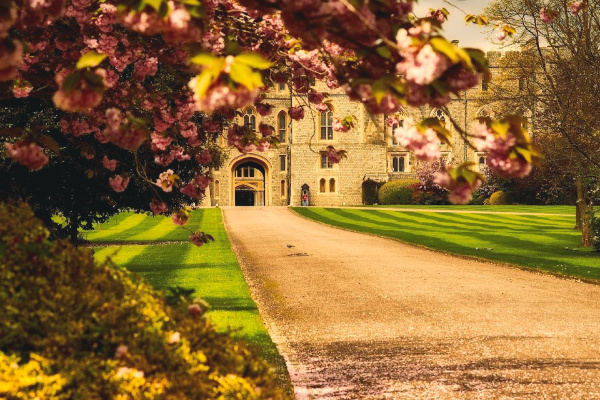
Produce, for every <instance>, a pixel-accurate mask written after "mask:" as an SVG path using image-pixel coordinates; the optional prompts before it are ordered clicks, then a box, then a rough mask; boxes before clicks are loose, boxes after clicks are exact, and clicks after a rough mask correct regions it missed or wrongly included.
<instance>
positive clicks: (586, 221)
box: [575, 176, 594, 247]
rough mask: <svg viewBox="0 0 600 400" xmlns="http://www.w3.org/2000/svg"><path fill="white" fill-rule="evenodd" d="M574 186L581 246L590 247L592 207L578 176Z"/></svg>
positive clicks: (586, 191)
mask: <svg viewBox="0 0 600 400" xmlns="http://www.w3.org/2000/svg"><path fill="white" fill-rule="evenodd" d="M575 186H576V187H577V209H578V210H579V214H580V217H581V246H582V247H590V246H592V244H593V241H592V237H593V236H594V235H593V233H592V217H593V215H594V207H593V204H592V200H591V199H590V197H589V196H588V188H587V187H586V186H585V185H584V184H583V182H582V181H581V177H580V176H577V177H576V178H575Z"/></svg>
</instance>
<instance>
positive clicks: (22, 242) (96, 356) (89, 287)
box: [0, 204, 286, 399]
mask: <svg viewBox="0 0 600 400" xmlns="http://www.w3.org/2000/svg"><path fill="white" fill-rule="evenodd" d="M47 239H48V231H47V230H46V229H45V228H44V227H43V225H42V224H41V223H40V222H39V221H38V220H36V219H35V218H34V217H33V214H32V212H31V210H29V209H28V208H27V207H25V206H12V205H6V204H0V255H1V258H2V263H1V268H0V314H1V315H2V319H1V320H0V337H1V338H2V340H1V341H0V398H10V399H30V398H34V397H35V398H39V399H74V398H81V399H97V398H123V399H125V398H127V399H218V398H219V399H222V398H243V399H250V398H270V399H283V398H286V396H285V394H284V393H282V391H281V390H280V389H279V388H278V387H277V386H276V384H275V382H274V377H273V375H272V373H271V372H270V369H269V367H268V366H267V365H266V364H265V363H264V362H263V361H261V360H260V359H258V358H257V357H256V356H255V355H254V354H253V353H252V352H251V351H249V350H248V349H247V348H246V347H245V346H244V345H242V344H239V343H237V344H236V343H234V341H233V340H232V339H231V337H229V336H228V335H226V334H220V333H217V332H216V331H215V329H214V327H213V326H212V325H211V324H210V323H208V322H207V321H206V319H205V318H203V317H202V314H203V310H206V306H205V304H204V303H203V302H202V301H200V300H198V301H188V300H182V299H181V298H178V299H174V300H173V302H172V305H167V303H166V301H165V299H164V298H163V297H162V296H161V295H160V294H157V293H156V292H154V291H153V290H152V289H151V288H150V287H149V286H148V285H147V284H146V283H144V282H143V281H141V280H140V279H139V278H138V277H136V276H134V275H131V274H130V273H129V272H127V271H126V270H124V269H121V268H118V267H116V266H114V265H110V264H109V263H107V262H105V263H102V264H97V263H95V262H94V260H93V256H92V252H91V251H90V250H80V249H75V248H73V247H72V246H71V245H70V244H69V243H67V242H64V241H60V242H50V241H48V240H47Z"/></svg>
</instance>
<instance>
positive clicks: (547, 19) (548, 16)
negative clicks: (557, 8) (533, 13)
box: [540, 7, 558, 24]
mask: <svg viewBox="0 0 600 400" xmlns="http://www.w3.org/2000/svg"><path fill="white" fill-rule="evenodd" d="M557 16H558V15H557V14H556V13H555V12H553V11H552V10H548V9H546V8H545V7H543V8H542V9H541V10H540V19H541V20H542V22H544V23H546V24H551V23H553V22H554V20H555V19H556V17H557Z"/></svg>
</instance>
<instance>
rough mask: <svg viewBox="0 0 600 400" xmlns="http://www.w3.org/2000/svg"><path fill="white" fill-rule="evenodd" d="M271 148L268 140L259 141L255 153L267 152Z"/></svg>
mask: <svg viewBox="0 0 600 400" xmlns="http://www.w3.org/2000/svg"><path fill="white" fill-rule="evenodd" d="M269 148H271V142H270V141H269V140H268V139H261V140H259V141H258V144H257V145H256V151H267V150H269Z"/></svg>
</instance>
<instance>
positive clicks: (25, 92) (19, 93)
mask: <svg viewBox="0 0 600 400" xmlns="http://www.w3.org/2000/svg"><path fill="white" fill-rule="evenodd" d="M32 90H33V86H31V85H30V84H29V83H28V82H27V83H24V84H22V85H14V86H13V88H12V92H13V95H14V96H15V97H16V98H22V97H29V93H30V92H31V91H32Z"/></svg>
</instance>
